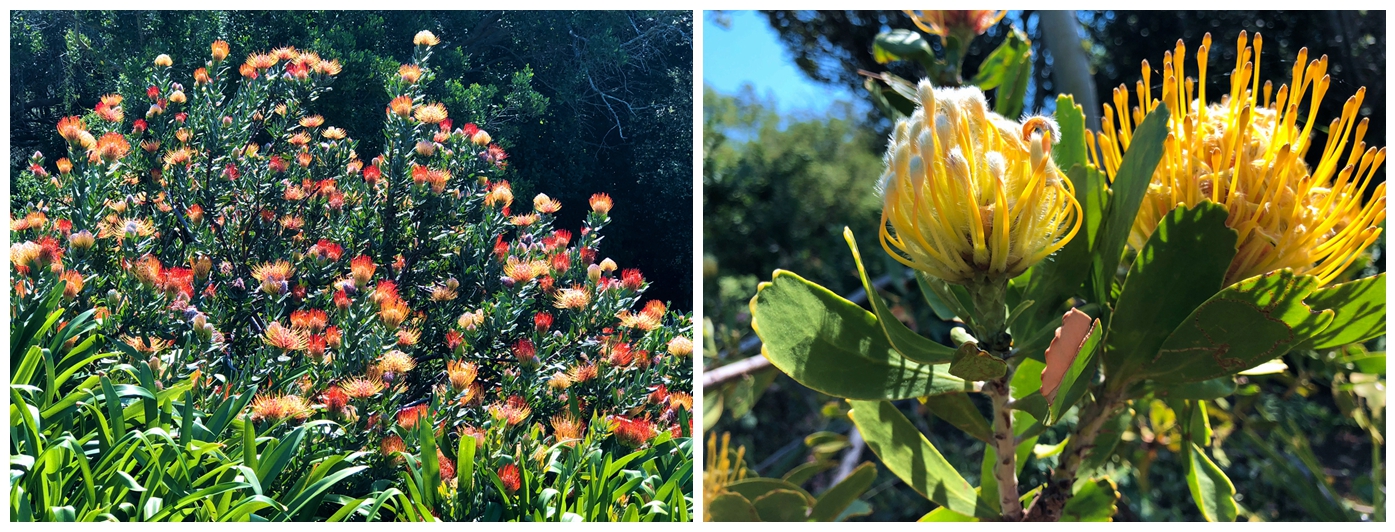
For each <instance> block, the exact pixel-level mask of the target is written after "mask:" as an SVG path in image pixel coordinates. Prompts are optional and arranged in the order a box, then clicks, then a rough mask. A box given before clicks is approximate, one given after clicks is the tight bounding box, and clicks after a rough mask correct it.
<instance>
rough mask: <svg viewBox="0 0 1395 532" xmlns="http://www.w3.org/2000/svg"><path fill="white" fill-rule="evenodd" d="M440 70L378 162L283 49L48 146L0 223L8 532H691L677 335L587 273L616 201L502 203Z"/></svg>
mask: <svg viewBox="0 0 1395 532" xmlns="http://www.w3.org/2000/svg"><path fill="white" fill-rule="evenodd" d="M438 42H439V40H438V39H437V38H436V37H435V36H434V35H432V34H431V33H430V32H422V33H420V34H418V35H417V36H416V37H415V39H414V43H415V45H416V47H415V49H414V52H413V57H412V61H411V62H410V63H409V64H406V65H403V66H402V67H401V68H400V69H399V70H398V71H397V72H396V73H395V74H393V75H391V76H390V77H389V81H388V82H387V89H388V92H389V93H390V94H393V95H394V97H393V98H392V99H391V101H390V102H388V103H387V104H386V107H385V111H373V112H383V113H384V114H385V116H386V118H385V120H386V127H385V135H386V139H385V143H384V146H385V148H384V150H383V154H382V155H380V156H378V157H375V158H373V159H371V160H363V159H361V158H359V156H358V154H357V153H356V152H355V141H354V140H353V139H351V138H349V137H348V136H347V133H346V132H345V131H344V130H343V129H339V128H336V127H334V126H332V125H330V124H327V123H326V122H325V119H324V118H322V117H320V116H318V115H316V114H314V112H313V111H312V109H311V106H312V105H313V102H314V101H315V99H316V98H317V96H319V95H321V94H323V93H324V92H325V91H327V90H329V87H330V85H331V84H332V83H333V80H334V77H335V75H337V74H338V73H339V71H340V66H339V63H338V62H337V61H335V60H330V59H325V58H322V57H320V56H318V55H317V54H315V53H314V52H310V51H304V50H297V49H294V48H290V47H286V48H280V49H276V50H273V51H271V52H265V53H263V52H255V53H251V54H249V55H248V56H247V57H246V60H245V62H243V63H241V64H240V65H237V64H234V62H232V61H229V57H230V55H229V54H230V50H229V45H228V43H226V42H223V41H218V42H215V43H213V45H212V47H211V59H210V60H209V61H207V62H206V64H205V66H204V67H202V68H199V69H197V70H196V71H194V72H193V73H191V74H188V75H187V77H186V76H185V75H182V73H176V72H173V71H172V70H171V69H170V64H171V61H170V58H169V57H167V56H164V55H161V56H160V57H158V58H156V59H155V61H154V63H153V67H152V68H151V70H150V73H149V77H148V79H147V80H146V81H147V83H146V86H147V87H148V88H147V89H146V90H145V91H143V92H142V93H140V94H112V95H109V96H106V97H104V98H102V100H101V102H100V103H99V104H97V106H96V108H95V109H93V111H92V112H90V113H87V114H85V115H82V116H72V117H67V118H64V119H63V120H62V121H60V122H59V124H58V125H57V132H58V134H60V135H62V136H63V138H64V139H65V140H66V141H67V142H68V152H67V153H66V154H63V156H62V157H61V158H59V159H57V160H56V161H55V162H53V163H48V162H47V161H46V160H45V158H44V157H43V156H42V155H41V154H35V155H34V156H33V158H32V159H31V161H30V163H31V164H30V167H29V171H28V172H26V173H25V174H24V175H22V176H20V179H35V180H39V181H41V182H42V183H43V187H45V194H44V198H45V199H44V200H43V201H42V202H39V203H37V204H34V205H32V206H31V208H30V209H29V210H28V212H18V213H13V214H12V217H13V219H12V221H11V241H12V242H15V244H14V245H13V246H12V248H11V250H10V258H11V264H12V269H11V272H12V277H11V278H12V280H13V286H12V297H11V310H12V321H11V325H12V331H13V334H12V337H11V347H12V353H14V356H13V358H12V364H11V369H12V375H13V377H12V390H13V393H12V394H11V408H12V411H14V412H17V414H16V415H15V416H12V419H13V420H14V421H15V422H14V423H13V424H12V430H11V449H12V454H13V455H15V459H14V460H12V473H11V478H12V479H13V483H12V489H11V509H12V510H11V518H12V519H15V520H323V519H328V520H336V521H337V520H364V519H368V520H373V519H398V520H432V519H448V520H477V519H484V520H639V519H645V520H655V519H658V520H688V519H690V518H691V493H692V467H691V459H692V453H691V444H690V436H691V434H690V431H691V421H690V419H691V418H690V412H691V409H692V399H691V395H690V390H691V389H692V373H691V367H692V366H691V360H690V358H689V357H690V355H691V353H692V341H691V334H692V333H691V319H690V317H689V316H686V315H683V314H680V313H676V312H673V311H670V310H669V309H668V308H666V306H665V304H664V303H663V302H659V301H647V302H646V301H644V300H643V298H642V294H643V292H644V291H645V289H646V288H647V287H648V286H649V280H647V279H645V278H644V276H643V275H642V274H641V273H640V272H639V271H637V270H633V269H629V270H621V269H620V268H619V266H618V265H617V264H616V263H615V262H614V261H612V260H610V259H606V258H604V257H603V255H602V252H601V249H600V243H601V240H602V237H601V235H600V230H601V229H602V228H603V227H605V226H606V225H607V224H608V223H609V222H610V218H609V211H610V209H611V207H612V202H611V200H610V198H609V196H607V195H606V194H604V193H598V194H596V195H594V196H592V198H591V201H590V205H589V208H590V214H589V215H588V216H587V217H586V218H585V220H584V222H583V224H582V225H581V227H579V228H576V229H574V230H573V229H565V228H561V227H554V216H555V214H556V213H557V211H558V210H559V209H561V208H562V205H561V204H560V203H559V202H557V201H556V200H553V199H551V198H549V197H547V196H546V195H545V194H539V195H538V196H537V197H535V198H532V200H531V204H529V203H530V202H529V201H526V200H524V201H516V199H515V198H514V196H513V193H512V189H511V188H510V186H509V183H508V181H507V180H505V179H503V176H504V175H505V174H506V171H507V166H508V155H507V154H506V153H505V152H504V151H503V150H502V149H501V148H499V147H498V146H497V145H495V144H493V142H492V140H493V139H491V137H490V135H489V133H488V132H486V131H485V130H484V129H481V128H480V127H478V126H476V125H475V124H468V123H467V124H456V123H454V121H453V120H452V118H451V117H450V116H449V112H448V110H447V109H446V108H445V107H444V106H443V105H441V104H439V103H434V102H431V101H428V100H427V99H426V97H425V96H424V93H425V91H424V86H425V85H426V84H428V83H430V82H431V81H432V78H433V72H432V70H431V68H430V67H429V63H428V60H429V58H430V56H431V52H432V47H433V46H435V45H437V44H438ZM365 112H369V111H365ZM133 453H134V454H133ZM79 472H80V473H79Z"/></svg>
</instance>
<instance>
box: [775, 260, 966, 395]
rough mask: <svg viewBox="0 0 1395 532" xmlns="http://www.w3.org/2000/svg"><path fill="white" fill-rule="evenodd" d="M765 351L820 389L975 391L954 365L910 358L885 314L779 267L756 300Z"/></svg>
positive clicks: (848, 391) (893, 392)
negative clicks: (896, 344) (889, 336)
mask: <svg viewBox="0 0 1395 532" xmlns="http://www.w3.org/2000/svg"><path fill="white" fill-rule="evenodd" d="M751 318H752V319H751V328H752V329H754V330H755V331H756V335H757V336H759V337H760V339H761V341H762V342H763V345H762V346H761V353H762V354H763V355H764V356H765V357H766V358H768V359H770V362H771V363H772V364H773V365H774V366H775V367H776V368H779V369H780V371H783V372H785V374H787V375H789V376H790V377H792V378H793V379H794V380H796V381H798V382H799V383H800V384H803V385H805V386H807V387H809V388H812V389H814V390H817V391H820V392H823V393H826V394H829V395H833V396H836V397H845V398H850V399H864V400H872V399H909V398H911V397H919V396H924V395H935V394H940V393H948V392H955V391H964V390H967V389H970V387H971V385H970V384H969V383H966V382H964V381H963V379H960V378H958V377H955V376H953V375H950V374H949V371H948V369H949V366H948V364H938V365H925V364H918V363H916V362H914V361H911V360H907V359H906V358H905V357H902V356H901V355H900V353H897V352H896V350H895V349H894V348H892V347H891V344H890V343H889V342H887V340H886V334H885V332H884V331H882V329H881V327H880V325H879V324H878V323H877V317H876V316H875V315H873V314H871V313H869V312H867V311H865V310H862V309H861V308H859V307H858V306H857V305H854V304H852V303H851V302H849V301H848V300H846V299H843V298H841V297H838V295H837V294H834V293H833V292H830V291H828V289H826V288H824V287H822V286H819V285H816V284H814V283H811V282H809V281H806V280H804V279H803V278H801V277H799V276H798V275H795V274H794V273H791V272H788V271H784V270H776V272H775V275H774V280H773V281H771V282H769V283H762V284H761V285H760V288H759V290H758V291H757V293H756V296H755V297H754V298H752V299H751Z"/></svg>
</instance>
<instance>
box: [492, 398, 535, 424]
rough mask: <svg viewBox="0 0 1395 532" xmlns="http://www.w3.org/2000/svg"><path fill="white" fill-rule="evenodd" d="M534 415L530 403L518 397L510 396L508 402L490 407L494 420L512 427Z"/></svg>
mask: <svg viewBox="0 0 1395 532" xmlns="http://www.w3.org/2000/svg"><path fill="white" fill-rule="evenodd" d="M532 413H533V409H532V408H530V407H529V406H528V402H527V401H524V400H523V398H522V397H519V396H517V395H513V396H509V399H508V401H505V402H502V403H494V404H493V405H490V406H489V414H490V415H491V416H493V417H494V420H495V421H502V422H505V423H506V424H507V425H508V426H510V427H513V426H516V425H518V424H519V423H522V422H523V420H525V419H528V416H529V415H532Z"/></svg>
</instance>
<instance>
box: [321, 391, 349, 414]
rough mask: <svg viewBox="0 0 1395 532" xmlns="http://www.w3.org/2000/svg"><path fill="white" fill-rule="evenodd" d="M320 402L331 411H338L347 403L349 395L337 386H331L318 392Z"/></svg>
mask: <svg viewBox="0 0 1395 532" xmlns="http://www.w3.org/2000/svg"><path fill="white" fill-rule="evenodd" d="M320 402H321V403H323V404H324V405H325V408H327V409H329V410H330V411H331V412H338V411H340V410H343V409H344V405H347V404H349V396H348V394H346V393H344V390H343V389H341V388H339V387H338V386H331V387H330V388H329V389H328V390H325V391H324V393H322V394H320Z"/></svg>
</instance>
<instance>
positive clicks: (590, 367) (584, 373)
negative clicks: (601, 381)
mask: <svg viewBox="0 0 1395 532" xmlns="http://www.w3.org/2000/svg"><path fill="white" fill-rule="evenodd" d="M599 374H600V371H599V370H598V369H596V365H595V364H582V365H578V366H574V367H572V369H571V370H569V371H568V372H567V378H568V379H570V380H571V381H572V382H573V383H577V384H580V383H583V382H586V381H589V380H591V379H594V378H596V377H597V376H598V375H599Z"/></svg>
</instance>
